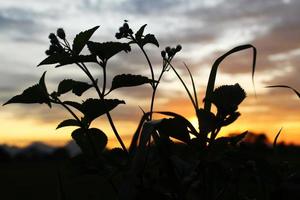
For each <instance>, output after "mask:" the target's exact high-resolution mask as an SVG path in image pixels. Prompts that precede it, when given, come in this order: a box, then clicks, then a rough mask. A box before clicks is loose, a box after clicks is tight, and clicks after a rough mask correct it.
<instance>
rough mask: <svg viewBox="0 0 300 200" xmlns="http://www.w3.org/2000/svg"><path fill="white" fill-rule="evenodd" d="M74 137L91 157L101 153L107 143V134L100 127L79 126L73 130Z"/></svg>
mask: <svg viewBox="0 0 300 200" xmlns="http://www.w3.org/2000/svg"><path fill="white" fill-rule="evenodd" d="M72 138H73V139H74V140H75V142H76V143H77V144H78V146H79V147H80V149H81V150H82V152H83V153H84V154H85V155H86V156H89V157H95V156H97V155H99V153H101V152H102V151H103V150H104V148H105V147H106V144H107V136H106V135H105V133H103V132H102V131H101V130H100V129H97V128H91V129H87V130H86V129H82V128H78V129H76V130H74V131H73V132H72Z"/></svg>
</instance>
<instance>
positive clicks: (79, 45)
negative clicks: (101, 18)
mask: <svg viewBox="0 0 300 200" xmlns="http://www.w3.org/2000/svg"><path fill="white" fill-rule="evenodd" d="M98 28H99V26H95V27H94V28H91V29H89V30H86V31H84V32H80V33H79V34H77V35H76V37H75V38H74V40H73V45H72V49H73V52H74V53H75V54H77V55H78V54H79V53H80V52H81V51H82V49H83V48H84V46H85V45H86V44H87V42H88V41H89V39H90V38H91V37H92V35H93V34H94V32H95V31H96V30H97V29H98Z"/></svg>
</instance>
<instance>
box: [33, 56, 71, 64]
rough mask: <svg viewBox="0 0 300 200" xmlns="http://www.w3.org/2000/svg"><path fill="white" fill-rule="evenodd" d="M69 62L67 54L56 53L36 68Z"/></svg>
mask: <svg viewBox="0 0 300 200" xmlns="http://www.w3.org/2000/svg"><path fill="white" fill-rule="evenodd" d="M65 62H70V55H69V54H67V53H56V54H53V55H50V56H48V57H47V58H45V59H44V60H43V61H42V62H40V64H38V66H41V65H52V64H57V63H65Z"/></svg>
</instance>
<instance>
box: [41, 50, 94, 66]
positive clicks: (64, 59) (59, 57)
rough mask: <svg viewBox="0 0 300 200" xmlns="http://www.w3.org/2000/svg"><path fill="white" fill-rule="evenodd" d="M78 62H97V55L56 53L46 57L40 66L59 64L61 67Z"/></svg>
mask: <svg viewBox="0 0 300 200" xmlns="http://www.w3.org/2000/svg"><path fill="white" fill-rule="evenodd" d="M78 62H97V59H96V56H95V55H75V56H72V55H70V54H68V53H65V52H64V53H56V54H53V55H50V56H48V57H47V58H46V59H44V60H43V61H42V62H41V63H40V64H38V67H39V66H41V65H51V64H58V65H57V66H56V67H61V66H64V65H69V64H73V63H78Z"/></svg>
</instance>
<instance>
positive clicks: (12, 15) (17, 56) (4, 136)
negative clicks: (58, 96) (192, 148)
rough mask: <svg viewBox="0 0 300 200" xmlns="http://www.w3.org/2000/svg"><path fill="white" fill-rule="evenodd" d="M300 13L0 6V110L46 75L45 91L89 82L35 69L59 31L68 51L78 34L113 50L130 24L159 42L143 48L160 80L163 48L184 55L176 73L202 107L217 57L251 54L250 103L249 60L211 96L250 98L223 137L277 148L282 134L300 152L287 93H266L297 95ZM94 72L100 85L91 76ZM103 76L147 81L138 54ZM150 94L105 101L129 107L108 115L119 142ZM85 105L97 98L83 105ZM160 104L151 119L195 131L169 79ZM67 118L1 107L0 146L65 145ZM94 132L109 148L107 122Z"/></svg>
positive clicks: (181, 5) (166, 6) (100, 4)
mask: <svg viewBox="0 0 300 200" xmlns="http://www.w3.org/2000/svg"><path fill="white" fill-rule="evenodd" d="M299 9H300V1H296V0H264V1H262V0H261V1H259V0H253V1H247V0H226V1H225V0H202V1H196V0H152V1H142V0H114V1H112V0H72V1H68V0H56V1H50V0H43V1H39V0H25V1H24V0H22V1H21V0H0V60H1V63H0V76H1V78H0V101H1V104H3V103H4V102H6V101H7V100H8V99H9V98H10V97H12V96H14V95H16V94H19V93H20V92H22V91H23V90H24V89H25V88H27V87H29V86H31V85H33V84H35V83H36V82H37V80H38V79H39V77H40V76H41V74H42V73H43V72H44V71H47V76H46V82H47V85H48V87H49V90H50V91H51V90H55V89H56V87H57V83H58V82H59V81H60V80H63V79H65V78H75V79H79V80H85V79H86V78H85V77H84V76H83V75H82V74H81V73H80V71H79V70H78V69H77V68H76V67H75V66H66V67H63V68H59V69H54V67H53V66H44V67H39V68H37V67H36V65H37V64H38V63H39V62H40V61H41V60H43V59H44V58H45V54H44V51H45V50H46V49H47V48H48V45H49V44H48V42H49V41H48V38H47V37H48V35H49V33H50V32H55V31H56V29H57V28H59V27H63V28H64V29H65V31H66V33H67V37H68V38H69V40H70V41H72V39H73V37H74V36H75V34H77V33H78V32H80V31H82V30H85V29H89V28H91V27H94V26H96V25H100V28H99V29H98V31H97V32H96V33H95V34H94V36H93V38H92V40H94V41H99V42H102V41H107V40H115V38H114V34H115V33H116V32H117V30H118V28H119V27H120V26H121V25H122V23H123V21H124V20H125V19H126V20H129V23H130V26H131V27H132V28H133V29H134V30H137V29H138V28H139V27H140V26H141V25H143V24H148V26H147V29H146V32H148V33H153V34H155V35H156V37H157V39H158V40H159V43H160V47H159V48H156V47H153V46H148V47H147V52H148V53H149V55H150V59H151V60H152V62H153V63H154V67H155V70H156V71H157V72H159V71H160V67H161V59H160V51H161V50H162V49H163V48H164V47H166V46H175V45H177V44H181V45H182V47H183V49H182V51H181V52H180V53H179V54H178V56H177V58H176V59H175V60H174V64H175V66H176V68H177V69H178V71H179V72H180V74H182V77H183V79H184V80H186V81H187V82H189V78H188V76H187V73H186V71H185V70H184V67H183V62H185V63H186V64H187V65H188V66H189V67H190V69H191V71H192V73H193V75H194V78H195V82H196V85H197V90H198V97H199V99H203V94H204V92H205V85H206V83H207V79H208V75H209V71H210V68H211V65H212V64H213V62H214V60H215V59H216V58H217V57H219V56H221V55H222V54H223V53H225V52H226V51H228V50H230V49H231V48H233V47H235V46H237V45H241V44H247V43H250V44H253V45H254V46H256V48H257V50H258V60H257V71H256V75H255V85H256V91H257V97H256V98H255V97H254V95H253V91H254V90H253V86H252V83H251V59H252V57H251V56H252V52H251V51H249V52H248V51H245V52H241V53H238V54H236V55H233V56H231V57H230V58H228V59H227V60H226V61H225V62H224V63H223V64H222V65H221V67H220V71H219V72H218V76H217V82H216V84H217V86H220V85H222V84H235V83H240V85H241V86H242V87H243V88H245V90H246V92H247V94H248V97H247V99H246V100H245V101H244V102H243V103H242V104H241V106H240V108H239V110H240V112H241V113H242V116H241V117H240V119H239V120H238V121H237V122H236V123H235V124H234V125H231V126H230V127H227V128H226V129H224V130H223V131H222V134H226V133H229V132H241V131H245V130H249V131H253V132H259V133H261V132H265V133H268V136H269V137H270V138H271V139H273V138H274V136H275V135H276V133H277V132H278V130H279V129H280V128H281V127H283V134H282V135H281V137H280V140H284V141H286V142H293V143H298V144H300V132H299V131H298V130H299V129H300V123H299V122H300V115H299V113H300V102H299V99H297V98H296V96H295V95H294V94H293V93H292V92H291V91H288V90H284V89H272V90H271V89H267V88H265V87H266V86H267V85H274V84H286V85H290V86H292V87H294V88H298V89H300V79H299V78H298V77H299V75H300V66H299V65H300V62H299V61H300V37H299V35H300V12H299ZM90 67H91V70H92V71H93V73H94V75H95V76H98V77H99V78H100V79H101V73H100V72H99V71H97V68H95V67H94V66H90ZM108 73H109V78H111V77H113V76H115V75H117V74H122V73H134V74H142V75H146V76H150V72H149V69H148V68H147V63H146V61H145V59H144V58H143V56H142V54H141V52H140V51H139V50H138V49H137V48H133V51H132V52H131V53H129V54H125V53H122V54H121V55H120V56H118V57H116V58H113V59H112V61H111V63H109V66H108ZM150 94H151V88H150V86H149V85H145V86H141V87H138V88H134V89H132V88H129V89H121V90H119V91H118V92H114V93H111V96H110V97H111V98H120V99H123V100H125V101H126V105H122V106H119V107H118V108H117V109H116V110H114V111H113V112H112V116H113V119H114V120H115V122H116V126H117V129H118V130H119V132H121V135H122V136H123V137H124V138H126V139H129V138H130V135H131V133H132V132H133V131H134V130H135V127H136V125H137V122H138V119H139V118H140V117H141V114H142V113H141V111H140V109H139V107H138V106H140V107H142V108H143V109H144V110H148V109H149V102H150V99H149V97H150ZM89 95H91V96H93V95H94V93H92V92H89V93H87V94H86V96H84V97H85V98H86V97H88V96H89ZM66 98H74V96H67V97H66ZM156 103H157V104H156V105H155V109H156V110H169V111H175V112H178V113H180V114H182V115H184V116H186V117H188V118H189V119H190V120H191V121H192V122H193V123H195V121H196V120H195V117H194V113H193V110H192V105H191V103H190V102H189V100H188V97H187V95H186V94H185V92H184V89H183V87H182V85H181V84H180V82H179V81H178V79H177V78H176V76H174V74H172V72H171V71H170V72H169V73H168V74H166V76H165V77H164V78H163V80H162V83H161V85H160V86H159V92H158V95H157V100H156ZM66 117H68V113H65V112H64V111H63V110H61V109H60V108H59V107H54V108H52V109H51V110H50V109H48V108H47V107H46V106H45V105H7V106H5V107H1V110H0V120H1V128H0V143H8V144H14V145H26V144H28V143H30V142H32V141H44V142H48V143H51V144H56V145H61V144H63V143H64V142H66V141H67V140H68V139H70V132H71V130H72V129H69V128H66V129H62V130H58V131H57V130H55V127H56V125H57V123H59V122H60V121H62V120H63V119H65V118H66ZM94 126H96V127H98V128H101V129H102V130H104V131H105V132H106V133H107V134H108V135H109V136H110V137H111V144H113V141H114V139H113V136H112V133H111V130H110V128H109V126H108V124H107V122H106V119H105V117H103V118H101V119H99V120H98V121H97V122H96V123H95V124H94Z"/></svg>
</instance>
